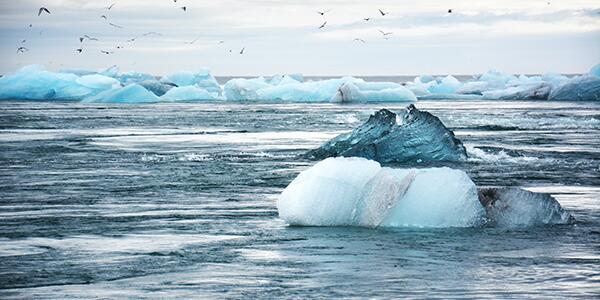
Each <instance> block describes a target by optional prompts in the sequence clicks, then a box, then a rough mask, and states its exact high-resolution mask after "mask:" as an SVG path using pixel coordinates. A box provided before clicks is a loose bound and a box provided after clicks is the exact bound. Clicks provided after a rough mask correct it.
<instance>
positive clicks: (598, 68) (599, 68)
mask: <svg viewBox="0 0 600 300" xmlns="http://www.w3.org/2000/svg"><path fill="white" fill-rule="evenodd" d="M590 75H593V76H596V77H600V64H597V65H595V66H594V67H592V69H590Z"/></svg>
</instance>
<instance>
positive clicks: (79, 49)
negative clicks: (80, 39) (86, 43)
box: [75, 48, 83, 53]
mask: <svg viewBox="0 0 600 300" xmlns="http://www.w3.org/2000/svg"><path fill="white" fill-rule="evenodd" d="M75 51H77V52H78V53H81V52H83V48H78V49H75Z"/></svg>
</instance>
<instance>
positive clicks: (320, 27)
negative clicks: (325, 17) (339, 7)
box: [319, 21, 327, 29]
mask: <svg viewBox="0 0 600 300" xmlns="http://www.w3.org/2000/svg"><path fill="white" fill-rule="evenodd" d="M325 25H327V21H325V23H323V24H322V25H321V26H319V29H323V28H325Z"/></svg>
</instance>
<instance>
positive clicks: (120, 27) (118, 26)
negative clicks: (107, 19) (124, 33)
mask: <svg viewBox="0 0 600 300" xmlns="http://www.w3.org/2000/svg"><path fill="white" fill-rule="evenodd" d="M108 25H110V26H112V27H116V28H119V29H122V28H123V26H121V25H117V24H115V23H108Z"/></svg>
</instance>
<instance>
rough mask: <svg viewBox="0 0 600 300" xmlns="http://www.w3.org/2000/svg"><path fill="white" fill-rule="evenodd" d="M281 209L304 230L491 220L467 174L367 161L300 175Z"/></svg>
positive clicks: (343, 161) (340, 161)
mask: <svg viewBox="0 0 600 300" xmlns="http://www.w3.org/2000/svg"><path fill="white" fill-rule="evenodd" d="M277 210H278V212H279V217H280V218H282V219H283V220H285V221H286V222H287V223H288V224H290V225H300V226H364V227H399V226H417V227H471V226H476V225H478V224H481V223H482V222H483V220H484V217H485V210H484V209H483V207H482V206H481V205H480V203H479V201H478V196H477V187H476V186H475V184H474V183H473V182H472V181H471V179H470V178H469V177H468V176H467V174H466V173H464V172H463V171H460V170H453V169H449V168H432V169H391V168H383V167H381V166H380V165H379V163H377V162H374V161H370V160H367V159H363V158H328V159H326V160H324V161H321V162H319V163H317V164H316V165H314V166H313V167H312V168H310V169H308V170H306V171H304V172H302V173H300V175H298V177H296V179H294V180H293V181H292V182H291V183H290V184H289V185H288V186H287V187H286V188H285V190H284V191H283V192H282V193H281V195H280V197H279V199H278V202H277Z"/></svg>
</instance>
